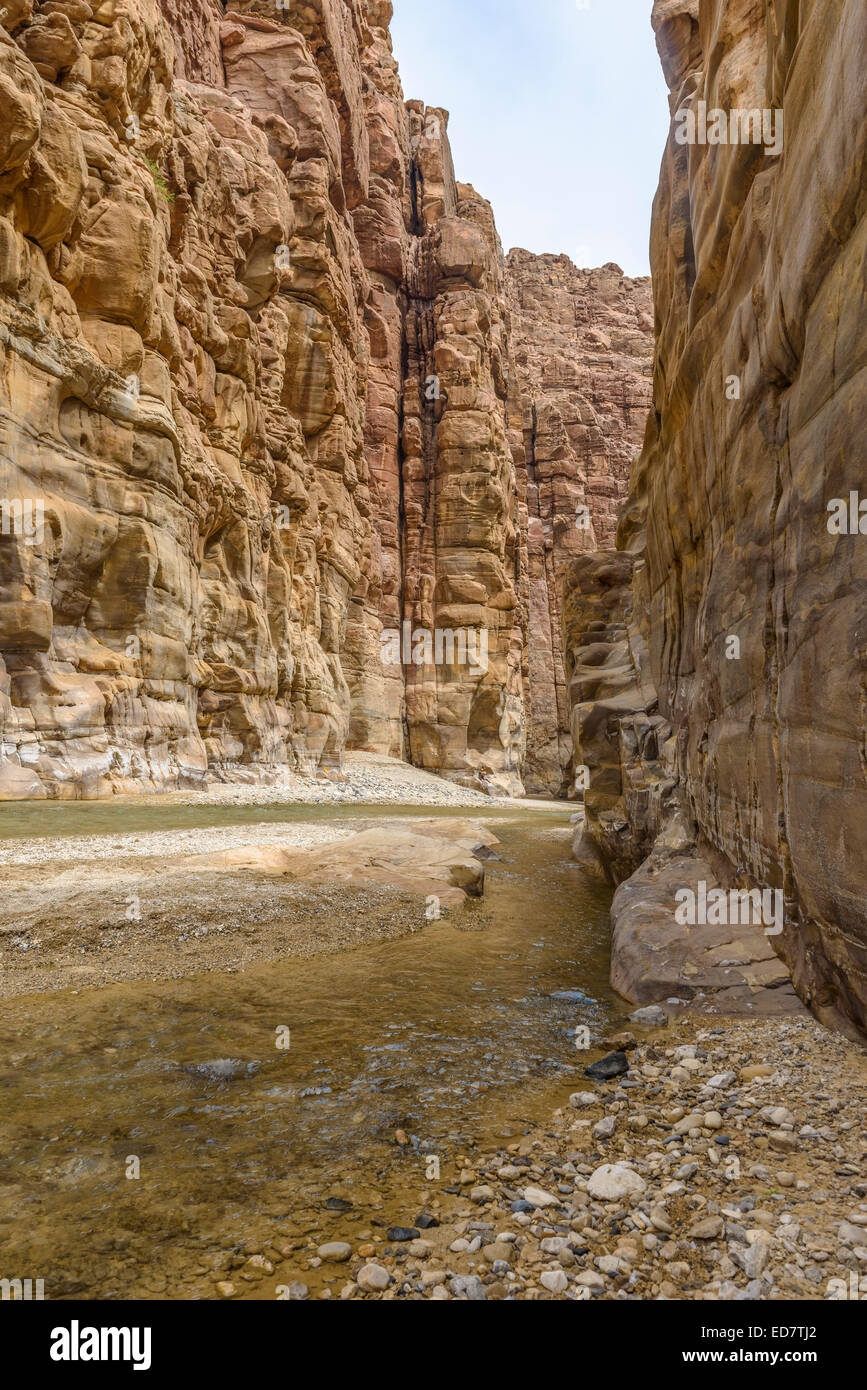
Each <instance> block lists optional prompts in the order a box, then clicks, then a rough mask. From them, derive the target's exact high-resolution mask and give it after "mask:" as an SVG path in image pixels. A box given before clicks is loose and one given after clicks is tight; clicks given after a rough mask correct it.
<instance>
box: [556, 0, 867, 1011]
mask: <svg viewBox="0 0 867 1390" xmlns="http://www.w3.org/2000/svg"><path fill="white" fill-rule="evenodd" d="M653 22H654V27H655V30H656V34H657V43H658V47H659V51H660V56H661V59H662V63H663V67H664V70H665V75H666V79H667V82H668V85H669V87H670V90H671V111H672V117H673V121H672V134H671V137H670V139H669V143H668V146H667V149H666V151H665V155H664V158H663V163H662V172H661V177H660V185H659V192H658V195H657V199H656V203H655V208H654V219H653V232H652V242H651V253H652V268H653V281H654V299H655V317H656V334H657V346H656V356H655V363H654V391H653V410H652V412H651V416H650V422H649V426H648V433H647V438H646V442H645V446H644V449H643V452H642V454H641V457H640V459H639V460H638V462H637V464H636V467H635V470H634V472H633V476H632V484H631V498H630V503H629V505H628V506H627V509H626V511H625V513H624V517H623V520H622V523H621V529H620V538H619V543H620V547H621V550H622V552H623V553H622V554H621V555H616V556H611V557H609V559H608V560H607V561H606V560H604V557H596V559H595V564H596V566H597V567H598V574H597V576H596V578H598V581H599V585H598V588H597V592H596V594H595V596H594V593H593V585H594V576H593V575H592V574H591V573H590V572H589V570H588V569H587V567H586V565H585V567H584V569H580V568H579V569H577V570H576V571H575V572H574V573H573V576H572V581H571V584H570V593H569V597H568V598H567V632H566V637H565V642H566V646H567V649H568V657H567V671H568V673H569V674H570V676H571V677H572V682H573V684H572V694H573V699H574V702H575V708H574V710H573V728H574V731H575V734H576V740H577V757H578V760H579V762H580V761H583V762H585V763H586V764H588V766H590V769H591V789H592V790H591V795H590V797H589V798H588V830H589V833H590V837H592V843H590V844H588V837H586V836H585V837H582V838H581V839H580V842H579V853H580V854H581V856H582V857H584V858H588V859H590V860H591V861H592V859H593V856H594V854H595V853H597V852H600V851H601V855H602V857H603V859H604V860H605V861H606V862H607V864H608V866H609V869H608V871H609V872H612V873H613V874H614V876H615V877H617V878H620V877H622V876H623V875H624V874H625V873H629V872H630V871H631V870H632V869H634V868H635V867H636V864H637V862H638V861H639V860H640V859H641V858H642V857H643V855H645V854H647V853H648V852H649V851H650V850H651V848H653V854H652V856H651V859H650V860H649V861H648V865H649V871H650V873H651V875H652V877H653V879H654V883H650V882H649V880H648V877H647V872H648V871H647V870H645V869H642V870H640V871H639V873H638V875H637V877H636V878H634V879H633V880H631V882H630V883H629V884H626V885H624V886H623V887H622V888H621V889H620V891H619V893H618V896H617V899H616V900H615V956H616V958H617V956H618V954H619V957H620V959H621V960H623V959H625V957H626V956H627V955H630V953H633V954H632V955H631V964H630V966H629V967H628V968H627V969H626V970H625V972H624V976H623V978H622V979H621V984H622V987H623V988H624V989H626V990H627V992H629V989H630V988H631V989H632V991H633V992H635V990H636V988H637V980H638V976H639V975H640V973H641V971H642V969H644V968H645V967H646V968H647V971H648V972H649V973H650V974H652V973H653V970H654V969H655V966H654V965H653V963H652V962H653V953H654V951H655V950H656V949H657V948H658V940H657V938H658V936H659V931H660V930H662V929H663V928H665V929H666V930H667V931H668V932H669V933H671V930H672V922H673V909H674V891H675V888H676V887H677V886H679V885H681V884H683V883H684V882H688V881H689V873H688V871H687V869H686V868H685V867H684V863H683V862H682V858H683V855H684V854H686V855H687V857H688V858H689V856H692V858H691V862H692V863H693V865H695V863H700V864H702V865H703V871H704V874H705V877H706V878H707V879H708V880H709V881H711V882H720V883H722V884H723V885H728V884H743V885H753V886H758V887H761V888H767V889H773V890H774V891H777V890H779V891H780V892H781V893H782V894H783V899H784V903H785V926H784V930H783V933H782V935H781V936H779V937H776V938H773V939H774V944H775V947H776V949H777V951H778V952H779V953H780V954H781V955H782V957H783V958H784V959H785V961H786V963H787V964H788V966H789V967H790V968H791V970H792V975H793V978H794V981H795V984H796V986H797V988H798V990H799V992H800V993H801V995H802V997H803V998H805V999H806V1000H807V1001H808V1002H809V1003H810V1004H811V1005H812V1006H813V1007H814V1009H815V1010H816V1011H817V1012H818V1013H819V1014H820V1016H822V1017H825V1018H827V1019H829V1020H832V1021H838V1022H839V1021H841V1020H851V1021H854V1022H855V1023H857V1024H858V1025H859V1026H860V1027H861V1028H862V1029H863V1028H867V894H865V891H864V884H863V874H864V866H865V863H867V834H865V826H867V743H865V723H867V679H865V660H864V631H865V623H867V582H865V581H867V551H865V539H864V534H863V531H864V530H867V525H865V526H863V527H862V528H861V530H860V531H859V526H858V520H857V502H858V500H859V499H858V498H857V493H858V490H859V489H860V491H861V492H862V493H863V491H864V468H863V443H862V440H863V435H864V424H865V422H864V401H865V391H864V381H865V375H864V368H865V343H867V333H865V318H867V315H865V280H864V252H865V235H867V231H865V227H867V222H865V205H864V186H865V179H864V174H865V111H864V85H863V74H864V71H865V65H867V11H865V9H864V6H863V4H862V3H860V0H809V3H801V4H789V3H787V0H775V3H771V4H767V5H761V4H758V3H756V0H734V3H732V2H731V0H729V3H724V0H700V3H699V0H657V3H656V4H655V6H654V11H653ZM700 102H703V103H705V111H711V112H712V111H714V110H722V111H724V112H731V111H734V110H736V109H738V110H740V109H743V110H748V109H758V110H761V111H767V112H768V115H769V116H771V117H772V118H773V113H775V112H777V113H782V116H781V119H782V120H783V126H782V127H781V128H782V129H784V132H785V134H784V140H783V142H782V146H781V148H780V149H776V150H775V149H774V148H773V147H768V145H766V144H765V143H762V144H756V143H752V142H750V143H737V144H732V143H728V144H712V143H704V144H702V143H698V142H695V143H684V144H681V143H679V141H678V138H677V133H676V131H677V127H678V123H679V122H678V113H679V112H682V111H684V110H687V111H692V112H693V113H694V115H695V118H696V120H697V121H698V120H699V119H700V112H699V110H698V104H699V103H700ZM697 128H698V127H697ZM852 494H856V497H855V500H854V513H853V503H852ZM844 501H845V503H846V506H845V514H846V516H847V517H849V516H850V513H853V514H854V517H855V520H854V525H853V524H852V521H851V520H849V521H848V522H847V524H846V525H845V527H844V526H843V524H842V522H841V521H840V520H839V515H840V512H841V506H840V504H841V503H842V502H844ZM865 511H867V508H865ZM835 518H837V520H835ZM579 563H580V562H576V565H578V564H579ZM618 587H619V590H620V596H619V599H618V596H617V594H616V593H615V590H616V589H617V588H618ZM606 591H607V593H608V595H609V597H610V596H611V595H613V598H611V597H610V601H609V602H608V603H606V600H605V592H606ZM600 612H601V614H602V616H601V617H600V616H599V614H600ZM602 623H604V627H601V626H600V624H602ZM597 631H598V632H600V633H601V635H602V636H603V638H604V640H603V642H602V643H601V644H600V643H596V641H595V635H594V634H595V632H597ZM591 678H592V679H591ZM594 766H595V767H596V768H597V769H599V776H600V781H599V786H598V787H597V788H595V789H594V788H593V780H592V773H593V767H594ZM657 837H658V838H657ZM654 847H655V848H654ZM597 867H601V866H600V865H597ZM618 932H620V933H621V938H620V942H619V946H618ZM642 932H646V933H647V935H646V936H645V949H644V953H643V955H642V953H641V952H640V951H638V952H637V954H636V953H634V948H635V944H636V941H637V940H638V938H639V937H640V935H641V933H642ZM627 938H628V939H627ZM720 943H721V938H720V939H718V941H717V943H716V944H718V945H719V944H720ZM722 944H723V946H724V943H722ZM724 954H731V953H730V952H728V953H726V952H725V951H724V950H723V951H722V952H719V953H718V954H717V956H716V965H717V966H719V965H720V963H721V962H722V964H723V965H728V964H729V962H727V961H724V960H723V959H722V957H723V955H724ZM766 967H767V968H768V969H769V970H770V968H771V967H770V966H769V963H768V962H765V963H764V964H763V965H762V967H761V969H763V970H764V969H765V968H766ZM615 973H616V966H615ZM675 973H676V972H675ZM693 973H695V972H693ZM717 974H718V976H719V971H718V972H717ZM722 974H723V975H724V974H725V971H723V972H722ZM741 975H742V977H743V978H745V979H746V980H747V982H748V983H749V976H750V971H749V969H747V970H745V971H742V972H741ZM627 977H628V978H627ZM659 978H660V989H661V990H665V989H667V990H668V992H672V988H673V978H672V976H671V974H669V975H665V972H663V973H662V975H660V977H659ZM719 983H720V979H719V978H718V979H717V981H716V984H717V985H719ZM695 989H696V984H695V980H694V979H693V980H690V979H688V978H687V977H686V976H685V975H683V974H682V975H681V976H680V978H679V981H677V988H674V991H673V992H676V993H680V994H683V995H684V997H687V996H690V995H691V994H692V993H694V992H695Z"/></svg>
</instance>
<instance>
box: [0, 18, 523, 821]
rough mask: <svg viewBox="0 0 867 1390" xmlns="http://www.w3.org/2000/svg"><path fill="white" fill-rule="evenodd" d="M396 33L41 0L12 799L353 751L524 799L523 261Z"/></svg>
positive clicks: (21, 64) (5, 788) (14, 643)
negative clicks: (519, 297) (454, 155)
mask: <svg viewBox="0 0 867 1390" xmlns="http://www.w3.org/2000/svg"><path fill="white" fill-rule="evenodd" d="M390 17H391V4H390V3H389V0H366V3H361V2H360V0H309V3H304V4H297V5H296V4H293V5H292V6H291V7H289V6H286V7H284V6H277V5H275V4H274V3H265V0H251V2H250V3H245V2H244V0H238V3H237V4H235V5H224V4H222V3H218V0H45V3H42V4H40V3H38V0H9V3H8V4H7V5H6V6H5V9H4V11H3V26H4V27H0V87H2V94H3V109H2V111H0V499H2V503H3V517H2V535H0V737H2V758H0V796H5V797H31V796H36V797H43V796H51V797H71V796H74V797H81V796H87V797H90V796H100V795H107V794H111V793H112V792H118V791H131V790H136V789H142V788H160V787H172V786H182V785H195V784H197V783H200V782H201V781H202V779H203V778H204V777H205V775H206V774H207V773H208V772H210V773H212V774H214V775H217V776H221V777H261V776H270V775H273V773H274V772H276V771H277V770H279V769H280V768H290V769H298V770H301V771H313V770H315V769H317V768H328V767H333V766H334V765H336V764H338V763H339V761H340V759H341V756H342V753H343V750H344V748H345V747H346V746H352V747H359V748H365V749H371V750H374V751H383V752H387V753H392V754H394V755H396V756H403V757H408V758H411V759H412V760H413V761H414V762H417V763H418V764H420V765H421V766H424V767H429V768H435V769H438V770H443V771H445V772H446V773H447V774H448V775H450V776H454V777H456V778H458V779H460V780H463V781H466V782H468V783H469V784H471V785H477V786H484V787H487V788H488V789H491V790H497V791H508V792H517V793H520V791H521V789H522V786H521V771H522V766H523V761H524V750H525V744H526V731H525V692H524V683H525V680H526V676H527V654H526V634H527V624H528V592H529V586H528V576H527V556H526V509H525V499H524V496H523V484H522V476H521V474H522V469H523V447H522V438H521V433H522V410H521V406H520V402H519V391H518V386H517V382H516V379H515V375H514V370H513V368H512V365H511V360H510V353H509V335H508V305H507V296H506V290H505V275H504V264H503V256H502V251H501V248H500V244H499V240H498V237H497V233H496V229H495V226H494V219H493V215H492V212H491V209H490V207H489V205H488V204H487V203H486V202H485V201H484V200H483V199H482V198H480V197H479V196H478V195H477V194H476V193H475V192H474V190H473V189H472V188H471V187H470V186H468V185H465V184H459V183H457V182H456V180H455V175H454V170H453V167H452V159H451V155H450V151H449V143H448V133H447V124H448V117H447V113H446V112H444V111H442V110H439V109H438V108H427V107H425V106H423V105H422V104H421V103H419V102H409V103H407V104H405V103H404V100H403V94H402V92H401V88H400V82H399V78H398V73H397V67H396V64H395V61H394V58H393V56H392V53H391V45H390V38H389V34H388V23H389V20H390ZM427 634H429V638H430V640H427ZM437 636H438V637H439V639H440V646H439V647H438V646H437V645H436V637H437ZM392 638H394V639H397V641H396V642H395V641H393V640H392ZM482 639H484V640H482Z"/></svg>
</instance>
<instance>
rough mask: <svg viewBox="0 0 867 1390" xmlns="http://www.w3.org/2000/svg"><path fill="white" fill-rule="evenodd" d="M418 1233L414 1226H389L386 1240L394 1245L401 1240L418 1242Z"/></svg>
mask: <svg viewBox="0 0 867 1390" xmlns="http://www.w3.org/2000/svg"><path fill="white" fill-rule="evenodd" d="M419 1234H420V1233H419V1231H418V1230H417V1228H416V1227H415V1226H389V1228H388V1238H389V1240H393V1241H395V1242H396V1243H397V1242H399V1241H403V1240H418V1238H419Z"/></svg>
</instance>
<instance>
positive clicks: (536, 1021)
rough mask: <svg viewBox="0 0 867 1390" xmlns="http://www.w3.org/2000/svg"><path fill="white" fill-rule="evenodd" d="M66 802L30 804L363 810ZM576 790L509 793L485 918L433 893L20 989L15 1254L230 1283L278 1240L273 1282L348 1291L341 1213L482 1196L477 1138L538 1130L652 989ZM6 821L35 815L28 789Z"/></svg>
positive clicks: (14, 1007) (393, 1219)
mask: <svg viewBox="0 0 867 1390" xmlns="http://www.w3.org/2000/svg"><path fill="white" fill-rule="evenodd" d="M58 809H59V808H56V807H50V806H48V807H41V808H40V807H35V808H28V809H27V824H26V826H25V827H24V829H25V832H26V833H25V838H27V837H28V836H29V837H44V836H46V835H57V834H58V833H59V832H58V830H57V829H55V828H53V827H56V826H59V825H61V824H62V827H63V833H65V834H90V835H93V836H94V837H98V836H100V835H118V836H122V835H123V834H124V833H125V832H132V831H135V832H136V833H140V834H143V835H147V834H148V833H149V832H151V831H154V830H156V829H159V830H160V831H163V832H165V831H172V830H173V829H174V830H177V831H179V832H182V831H186V830H190V829H195V828H198V827H214V826H219V825H232V826H237V825H239V824H241V823H248V824H266V823H267V824H269V825H270V826H271V827H273V826H274V824H275V823H278V824H279V823H283V822H285V823H286V824H287V825H291V824H292V823H293V822H298V821H299V820H302V819H303V820H304V821H305V822H310V821H311V819H315V820H316V821H318V822H319V823H321V824H322V825H323V827H332V826H334V825H340V823H341V818H343V819H344V820H345V819H347V818H350V819H352V820H353V822H354V823H355V822H358V820H359V816H360V808H358V807H355V806H353V807H341V806H337V807H335V806H323V807H315V808H311V807H310V806H304V807H303V808H296V807H291V806H286V805H280V806H275V807H272V808H267V809H266V810H265V811H264V812H263V808H262V807H261V806H260V805H259V806H254V807H249V808H239V807H210V808H209V807H205V806H195V807H189V806H187V807H183V806H168V805H167V806H162V807H161V806H144V805H138V806H137V805H136V804H135V803H132V804H127V805H125V806H120V807H118V806H111V807H104V806H101V805H98V804H97V805H76V806H70V807H65V808H63V810H64V816H63V818H62V821H61V820H60V818H59V817H58V815H57V812H58ZM570 809H571V808H570V807H568V806H566V805H562V804H556V803H552V805H551V806H550V808H539V807H535V808H533V809H532V811H529V810H522V809H521V808H520V807H518V808H517V809H515V808H511V807H510V808H509V809H503V810H500V811H498V810H497V809H496V808H492V810H491V812H490V813H489V814H486V815H485V816H484V821H485V824H486V825H488V826H489V827H490V828H491V829H492V830H493V831H494V833H495V834H496V835H497V836H498V837H499V839H500V841H501V843H500V845H499V846H498V851H497V852H498V854H499V856H500V857H499V859H494V860H492V861H491V862H490V863H489V864H488V865H487V866H486V873H487V882H486V890H485V896H484V899H483V900H481V901H480V902H479V903H477V904H472V905H470V906H469V907H468V908H467V909H465V911H464V912H463V913H462V914H461V917H460V921H459V922H457V921H451V920H448V919H445V920H442V921H430V922H428V921H426V920H425V919H424V914H423V913H421V915H420V920H419V922H417V923H414V924H413V927H412V930H411V931H409V932H408V934H405V935H394V934H393V935H392V936H391V937H390V939H387V940H379V941H364V942H363V943H362V944H360V945H358V946H353V945H352V941H351V939H350V940H347V941H345V942H344V947H343V949H341V950H339V951H337V950H333V951H331V952H330V953H328V954H324V955H315V956H313V957H312V958H310V959H300V960H299V959H284V960H279V959H278V960H269V961H266V962H260V963H255V962H253V963H252V964H249V965H246V966H245V967H244V968H238V967H237V966H231V967H229V968H226V969H222V970H221V969H219V968H214V966H213V964H211V966H210V967H209V969H208V971H207V973H194V974H189V975H184V974H179V975H178V977H177V978H169V979H160V980H159V981H154V980H148V979H136V980H127V981H124V982H122V983H116V984H107V985H104V986H103V987H100V988H95V987H92V986H89V985H88V984H87V983H86V982H85V983H84V984H83V985H81V986H80V987H77V988H74V989H69V988H67V989H64V990H50V991H45V990H43V991H42V992H40V993H33V994H29V995H26V996H25V997H18V998H11V999H7V1000H6V1001H5V1002H4V1006H3V1014H2V1021H0V1042H2V1056H3V1064H2V1073H0V1093H2V1115H0V1155H2V1157H0V1245H2V1248H3V1251H4V1255H3V1260H4V1265H6V1266H9V1268H8V1270H5V1271H4V1272H5V1273H6V1276H7V1277H16V1276H17V1277H22V1278H27V1277H31V1278H34V1279H35V1278H42V1279H44V1280H45V1288H46V1296H47V1297H49V1298H61V1299H62V1298H64V1297H90V1298H101V1299H102V1298H179V1299H185V1298H203V1297H204V1298H209V1297H214V1296H216V1294H215V1288H216V1285H217V1283H218V1282H219V1281H220V1280H222V1279H225V1272H226V1269H227V1268H231V1267H232V1266H237V1265H238V1264H239V1263H243V1262H244V1261H246V1260H248V1259H249V1256H250V1255H251V1254H254V1255H257V1254H259V1253H260V1252H266V1253H263V1254H262V1266H263V1268H264V1267H267V1271H271V1270H273V1275H272V1274H271V1273H270V1272H267V1273H266V1274H263V1273H262V1271H261V1270H260V1269H255V1267H254V1271H253V1273H252V1274H251V1277H250V1280H249V1282H248V1283H247V1284H245V1285H242V1286H241V1288H242V1293H244V1294H246V1295H247V1296H256V1297H275V1296H276V1295H275V1289H276V1288H278V1287H283V1288H285V1287H286V1286H287V1284H290V1283H291V1282H292V1281H293V1280H298V1279H301V1278H302V1277H303V1280H304V1282H305V1284H307V1285H308V1286H309V1287H310V1288H311V1290H312V1291H314V1292H319V1293H327V1292H328V1291H329V1290H330V1289H333V1291H334V1292H335V1293H336V1292H337V1291H338V1289H339V1284H340V1274H339V1270H337V1269H336V1268H334V1267H330V1266H328V1265H327V1264H326V1265H324V1266H323V1267H322V1268H321V1269H320V1268H314V1269H312V1270H311V1269H310V1267H309V1258H308V1257H309V1250H310V1249H311V1248H312V1247H314V1246H316V1245H318V1244H319V1243H321V1242H322V1241H326V1240H328V1238H329V1235H330V1234H331V1233H333V1231H334V1230H336V1229H337V1227H338V1226H339V1228H340V1231H341V1233H342V1235H343V1236H344V1238H345V1237H346V1233H347V1231H348V1232H349V1234H350V1236H351V1238H352V1239H355V1240H357V1241H359V1242H363V1241H364V1240H366V1239H372V1240H374V1241H376V1240H381V1239H382V1238H383V1232H384V1231H386V1230H387V1229H388V1227H389V1226H391V1225H393V1224H400V1223H401V1222H406V1221H407V1220H410V1221H411V1220H412V1219H414V1217H415V1216H416V1215H417V1214H418V1212H419V1211H420V1210H421V1209H422V1208H424V1209H425V1210H428V1209H429V1210H431V1211H432V1212H436V1211H437V1210H440V1209H445V1208H446V1207H447V1206H448V1203H449V1202H450V1201H451V1200H453V1199H454V1200H456V1194H457V1192H458V1191H459V1187H458V1177H459V1173H460V1171H461V1168H462V1166H463V1165H464V1163H465V1162H467V1161H469V1160H471V1157H472V1153H473V1151H474V1150H475V1149H477V1148H478V1147H479V1146H482V1145H486V1144H487V1145H490V1144H500V1143H509V1142H510V1141H512V1140H514V1139H519V1138H520V1137H521V1136H522V1135H523V1134H525V1133H527V1132H528V1131H529V1130H530V1129H531V1128H532V1127H533V1126H534V1125H536V1124H539V1123H542V1122H543V1121H544V1119H545V1117H547V1116H548V1115H550V1113H551V1111H552V1109H553V1108H554V1107H555V1106H556V1105H558V1104H560V1103H562V1101H563V1099H564V1097H565V1096H567V1095H568V1094H569V1092H570V1091H571V1090H574V1089H575V1087H576V1084H577V1082H578V1080H579V1079H580V1077H581V1073H582V1072H583V1069H584V1067H585V1066H586V1064H587V1058H588V1054H587V1052H586V1051H579V1050H578V1049H577V1048H576V1031H575V1030H576V1029H580V1028H582V1027H585V1026H586V1027H588V1028H589V1029H590V1033H591V1036H592V1037H593V1038H594V1039H599V1038H601V1037H603V1036H604V1035H605V1033H606V1032H608V1031H610V1029H611V1028H612V1027H615V1026H616V1025H617V1024H618V1023H619V1022H620V1021H621V1020H622V1019H623V1017H624V1015H625V1013H626V1012H627V1006H626V1005H625V1004H624V1003H623V1001H621V1000H619V999H618V998H617V997H616V996H615V995H614V994H613V993H612V991H611V989H610V986H609V984H608V969H609V956H608V950H609V909H610V894H609V892H608V890H606V889H605V888H604V887H602V886H600V885H597V884H595V883H592V882H591V881H589V880H588V879H587V878H586V877H585V876H584V874H583V873H582V872H581V871H580V869H578V868H577V866H576V865H575V864H574V862H573V861H572V860H571V857H570V842H571V829H572V828H571V827H570V825H569V812H570ZM40 812H41V814H40ZM415 813H416V808H413V807H394V808H387V809H386V808H377V810H376V811H375V812H373V811H367V812H365V813H361V815H362V820H363V819H364V816H365V815H366V816H367V817H370V816H373V815H375V816H376V817H377V818H380V819H381V818H382V817H385V816H395V817H398V818H399V819H400V820H401V822H406V821H407V820H408V819H409V818H411V817H412V815H413V814H415ZM424 813H425V815H427V816H430V815H431V814H434V815H436V814H438V812H437V811H436V810H434V811H433V812H432V811H431V809H430V808H428V807H426V808H425V809H424ZM452 814H453V813H452ZM245 817H246V820H245ZM2 821H3V822H5V824H6V825H7V826H9V827H13V826H14V834H16V835H20V833H21V822H20V820H19V821H18V822H17V823H16V822H15V808H12V807H5V808H3V811H2ZM47 827H48V828H47ZM42 872H50V864H49V865H48V866H47V867H46V866H45V865H44V864H43V866H42ZM298 891H299V892H308V891H309V890H308V889H306V888H305V889H303V890H302V889H299V890H298ZM323 891H325V890H324V886H323ZM214 892H215V893H223V894H226V893H230V892H231V886H230V884H226V883H223V884H221V885H215V886H214ZM346 901H348V898H347V899H346ZM222 906H223V908H224V909H225V910H226V911H227V912H231V901H230V900H229V901H226V902H224V903H223V904H222ZM340 911H341V908H340V903H339V901H337V902H335V904H334V912H335V913H337V914H338V915H339V913H340ZM334 925H335V931H338V930H339V928H340V925H341V924H340V922H337V923H335V924H334ZM591 1055H595V1054H591ZM431 1160H437V1161H438V1165H439V1168H438V1171H439V1177H436V1178H431V1176H430V1175H431V1174H432V1173H434V1172H435V1171H437V1163H432V1162H431ZM242 1257H243V1259H242Z"/></svg>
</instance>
